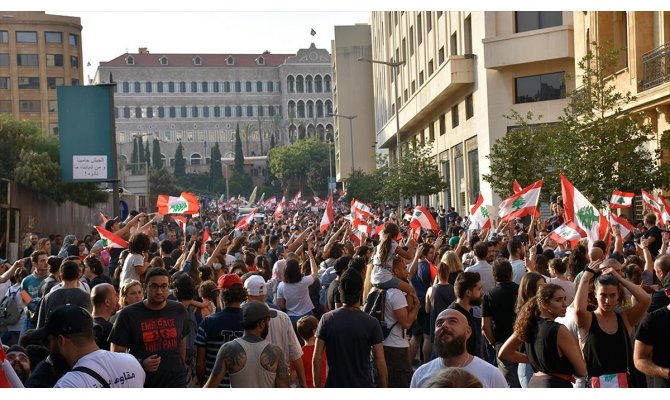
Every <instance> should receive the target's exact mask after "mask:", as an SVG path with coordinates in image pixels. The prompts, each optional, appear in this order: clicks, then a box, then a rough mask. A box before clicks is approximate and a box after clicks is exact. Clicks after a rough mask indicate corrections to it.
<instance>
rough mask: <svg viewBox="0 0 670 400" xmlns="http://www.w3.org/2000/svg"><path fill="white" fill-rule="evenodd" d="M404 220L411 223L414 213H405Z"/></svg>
mask: <svg viewBox="0 0 670 400" xmlns="http://www.w3.org/2000/svg"><path fill="white" fill-rule="evenodd" d="M402 220H403V221H407V222H409V221H411V220H412V213H411V212H409V211H405V215H403V217H402Z"/></svg>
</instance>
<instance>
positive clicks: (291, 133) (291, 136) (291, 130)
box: [288, 124, 297, 143]
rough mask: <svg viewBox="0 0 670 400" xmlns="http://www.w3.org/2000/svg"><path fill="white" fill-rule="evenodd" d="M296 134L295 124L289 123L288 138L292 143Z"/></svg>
mask: <svg viewBox="0 0 670 400" xmlns="http://www.w3.org/2000/svg"><path fill="white" fill-rule="evenodd" d="M296 136H297V129H296V127H295V125H293V124H291V125H289V127H288V140H289V141H290V142H291V143H293V142H295V139H296Z"/></svg>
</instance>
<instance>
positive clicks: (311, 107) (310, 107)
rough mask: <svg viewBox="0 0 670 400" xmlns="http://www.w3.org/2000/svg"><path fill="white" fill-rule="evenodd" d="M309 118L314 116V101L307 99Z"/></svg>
mask: <svg viewBox="0 0 670 400" xmlns="http://www.w3.org/2000/svg"><path fill="white" fill-rule="evenodd" d="M307 118H314V102H313V101H312V100H307Z"/></svg>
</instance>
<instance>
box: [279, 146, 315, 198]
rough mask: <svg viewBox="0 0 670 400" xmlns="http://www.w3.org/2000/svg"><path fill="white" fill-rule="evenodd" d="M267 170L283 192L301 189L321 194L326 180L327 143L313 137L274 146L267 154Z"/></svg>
mask: <svg viewBox="0 0 670 400" xmlns="http://www.w3.org/2000/svg"><path fill="white" fill-rule="evenodd" d="M268 168H269V169H270V171H271V172H272V174H273V175H274V176H276V177H277V179H278V180H279V181H280V182H281V186H282V188H283V189H284V191H286V190H287V189H288V188H289V187H296V188H298V189H301V188H302V187H304V186H307V187H309V188H310V189H312V191H313V192H314V193H318V194H322V195H323V194H325V192H326V191H327V177H328V144H326V143H323V142H320V141H318V140H316V139H315V138H308V139H304V140H299V141H297V142H295V143H293V144H291V145H287V146H281V147H275V148H273V149H271V150H270V152H269V153H268Z"/></svg>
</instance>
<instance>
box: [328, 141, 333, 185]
mask: <svg viewBox="0 0 670 400" xmlns="http://www.w3.org/2000/svg"><path fill="white" fill-rule="evenodd" d="M332 144H333V142H332V141H330V140H329V141H328V194H329V195H330V194H332V193H333V188H332V182H333V155H332V154H330V149H331V147H332Z"/></svg>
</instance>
